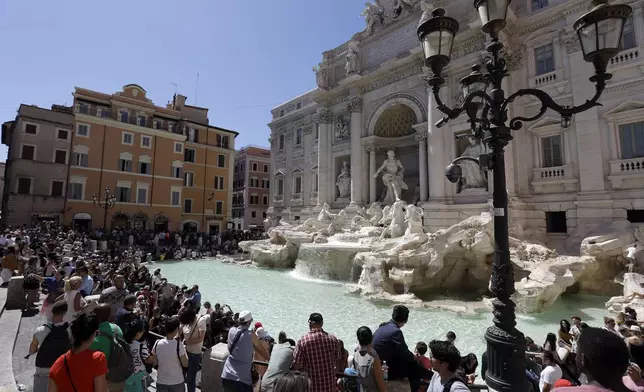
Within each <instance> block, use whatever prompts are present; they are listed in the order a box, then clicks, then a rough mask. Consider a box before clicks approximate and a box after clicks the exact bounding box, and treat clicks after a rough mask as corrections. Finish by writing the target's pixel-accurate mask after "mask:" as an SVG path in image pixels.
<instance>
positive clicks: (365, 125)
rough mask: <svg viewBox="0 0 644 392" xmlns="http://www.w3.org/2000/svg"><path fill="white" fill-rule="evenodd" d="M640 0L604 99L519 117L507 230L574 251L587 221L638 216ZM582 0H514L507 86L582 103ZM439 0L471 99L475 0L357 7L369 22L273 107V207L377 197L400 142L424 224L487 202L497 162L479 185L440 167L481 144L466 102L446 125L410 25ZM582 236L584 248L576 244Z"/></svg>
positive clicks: (520, 110) (449, 75)
mask: <svg viewBox="0 0 644 392" xmlns="http://www.w3.org/2000/svg"><path fill="white" fill-rule="evenodd" d="M619 2H620V1H617V3H619ZM621 2H623V3H628V4H630V5H631V6H632V7H633V10H634V12H633V16H632V18H631V19H630V20H629V21H628V22H627V24H626V26H625V29H624V35H623V47H624V50H623V51H622V52H621V53H620V54H619V55H618V56H617V57H615V58H614V59H613V60H612V61H611V64H610V65H609V69H608V71H609V72H611V73H612V74H613V78H612V79H611V80H610V81H609V83H608V86H607V88H606V91H605V92H604V94H603V96H602V98H601V99H600V102H601V103H602V105H603V106H599V107H596V108H593V109H591V110H589V111H587V112H584V113H581V114H578V115H576V116H575V117H574V118H573V119H572V125H571V127H570V128H568V129H563V128H562V127H561V119H560V118H559V117H558V115H557V114H556V113H554V112H550V113H547V114H546V116H544V117H543V118H541V119H540V120H538V121H536V122H532V123H526V124H524V127H523V128H522V129H521V130H519V131H516V132H515V133H514V140H513V141H512V142H511V143H510V145H509V147H508V148H507V149H506V167H507V168H506V174H507V182H508V193H509V195H510V198H511V202H510V204H511V205H510V220H511V222H510V223H511V227H512V228H511V230H512V231H513V232H514V233H517V232H518V231H520V232H522V233H523V235H526V236H529V237H531V238H533V239H537V240H542V241H544V242H547V243H548V245H550V246H552V247H555V248H557V249H558V250H560V251H567V252H574V251H575V247H576V246H578V243H579V241H581V239H582V238H583V237H585V236H586V235H588V234H590V233H593V232H598V231H601V230H603V229H605V228H607V227H608V226H609V225H610V224H611V223H613V222H614V221H616V220H629V221H631V222H635V223H638V222H644V75H643V73H644V60H643V59H642V56H641V55H642V54H644V52H643V53H641V54H640V52H639V51H640V48H642V49H643V50H644V16H643V4H644V2H642V1H629V0H626V1H621ZM588 4H589V2H588V1H587V0H517V1H513V2H512V3H511V4H510V8H511V10H510V12H509V16H508V26H507V28H506V29H505V30H504V33H503V36H502V37H501V39H502V40H503V41H504V43H505V44H506V48H507V49H506V55H507V57H508V59H509V68H510V75H509V77H508V78H507V79H506V81H505V83H506V86H505V88H506V89H507V90H508V91H510V92H514V91H516V90H517V89H520V88H526V87H529V88H539V89H543V90H545V91H546V92H547V93H549V94H550V95H551V96H552V97H553V98H554V99H555V100H556V101H557V102H558V103H560V104H565V105H573V104H580V103H583V102H585V101H586V100H587V99H589V98H591V97H592V96H593V94H594V85H593V84H592V83H591V82H589V81H588V78H589V77H590V76H591V75H592V74H593V72H594V71H593V68H592V65H590V64H588V63H586V62H585V61H584V60H583V58H582V53H581V49H580V45H579V42H578V39H577V36H576V34H575V33H574V31H573V28H572V25H573V22H574V21H575V20H576V19H577V18H578V17H579V16H580V15H582V14H583V13H584V12H586V11H587V7H588ZM438 6H440V7H443V8H445V9H446V11H447V15H449V16H451V17H453V18H455V19H457V20H458V21H459V24H460V31H459V33H458V34H457V35H456V41H455V43H454V50H453V52H452V53H453V54H452V62H451V63H450V64H449V66H448V67H447V68H446V71H445V74H446V79H447V88H443V89H442V93H443V97H442V99H443V101H444V102H446V103H447V104H448V105H450V106H456V105H457V104H458V103H459V101H460V100H462V99H463V95H462V91H461V88H460V85H459V81H460V79H461V78H462V77H463V76H465V75H467V74H468V73H469V72H470V71H471V67H472V65H474V64H481V63H482V61H483V55H484V53H485V51H484V48H485V37H484V34H483V33H482V32H481V31H480V21H479V18H478V15H477V14H476V12H475V10H474V8H473V7H472V2H471V1H470V0H450V1H446V0H435V1H432V2H428V1H420V0H378V1H376V2H375V4H369V5H368V6H367V8H366V9H365V12H364V13H363V16H365V20H366V22H367V27H366V28H365V30H364V31H362V32H359V33H357V34H355V35H354V36H353V37H351V38H350V39H349V40H348V41H347V42H345V43H344V44H342V45H340V46H339V47H337V48H334V49H332V50H329V51H326V52H324V53H323V56H322V62H321V63H320V64H319V65H318V66H316V67H315V68H314V71H315V76H316V80H317V85H318V87H317V88H316V89H314V90H312V91H309V92H307V93H305V94H303V95H301V96H299V97H296V98H294V99H291V100H289V101H288V102H286V103H284V104H282V105H279V106H277V107H276V108H274V109H273V110H272V116H273V120H272V121H271V122H270V124H269V126H270V128H271V136H270V138H269V141H270V143H271V167H272V168H273V171H272V178H271V181H272V184H273V186H271V197H270V207H269V209H268V215H269V217H271V218H273V219H274V220H277V219H282V220H285V221H288V222H294V221H298V220H305V219H307V218H309V217H314V216H316V214H317V212H318V211H319V210H320V208H321V207H322V205H323V204H324V203H327V204H329V206H330V207H331V209H332V210H335V211H337V210H339V209H341V208H346V207H349V209H348V211H351V210H352V208H355V209H357V208H358V207H359V206H367V205H369V204H371V203H373V202H383V201H384V198H385V187H384V185H383V182H382V179H381V177H380V176H377V175H376V174H377V173H378V169H379V168H380V167H381V164H382V163H383V161H384V160H385V159H386V158H387V152H388V151H393V152H394V154H395V157H396V159H397V160H399V161H400V164H401V166H402V167H403V168H404V174H403V180H404V182H405V184H406V186H407V190H405V191H404V192H403V199H405V200H406V201H408V202H414V203H417V204H418V205H420V206H422V207H423V209H424V225H425V227H426V228H427V229H428V230H430V231H435V230H438V229H440V228H445V227H448V226H450V225H452V224H455V223H457V222H459V221H461V220H463V219H465V218H467V217H469V216H472V215H476V214H479V213H481V212H484V211H488V210H489V208H490V207H489V200H490V198H491V195H492V189H491V184H492V181H491V178H490V177H491V174H489V173H484V174H483V175H481V178H482V180H481V181H480V183H479V184H477V185H476V186H474V187H471V186H469V187H468V186H466V185H465V184H451V183H449V182H448V181H447V180H446V179H445V174H444V171H445V167H446V166H447V165H448V164H449V163H450V162H451V161H452V160H453V159H455V158H456V157H459V156H461V155H470V154H472V155H474V154H473V153H476V152H481V151H484V150H485V147H484V146H482V145H481V144H480V141H477V140H473V139H468V138H464V137H458V136H459V135H465V134H467V133H469V123H468V122H467V119H466V116H465V115H463V116H462V117H461V118H459V119H457V120H454V121H451V122H449V123H448V124H446V125H444V126H443V127H441V128H437V127H436V126H435V124H436V122H437V121H439V120H440V119H441V118H442V117H443V115H442V113H440V112H439V111H438V110H437V109H435V106H436V103H435V102H434V99H433V97H432V96H431V94H430V93H429V92H430V90H429V86H428V84H427V83H426V77H427V71H426V70H425V69H424V68H423V56H422V53H421V48H420V44H419V42H418V39H417V37H416V27H417V24H418V22H419V20H420V17H421V13H422V12H423V10H428V9H431V8H433V7H438ZM539 109H540V103H539V102H537V101H531V100H529V99H527V98H526V99H518V100H517V101H515V102H514V103H513V104H512V105H511V107H510V111H511V112H512V113H511V116H510V117H515V116H520V115H524V116H526V117H529V116H532V115H534V114H536V113H537V112H538V111H539ZM577 250H578V248H577Z"/></svg>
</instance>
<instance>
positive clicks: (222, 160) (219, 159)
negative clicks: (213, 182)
mask: <svg viewBox="0 0 644 392" xmlns="http://www.w3.org/2000/svg"><path fill="white" fill-rule="evenodd" d="M217 166H218V167H226V156H225V155H221V154H219V156H218V157H217Z"/></svg>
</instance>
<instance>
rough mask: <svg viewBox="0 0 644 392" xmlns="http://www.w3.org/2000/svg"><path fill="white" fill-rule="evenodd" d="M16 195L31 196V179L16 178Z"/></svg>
mask: <svg viewBox="0 0 644 392" xmlns="http://www.w3.org/2000/svg"><path fill="white" fill-rule="evenodd" d="M18 194H19V195H29V194H31V178H25V177H20V178H18Z"/></svg>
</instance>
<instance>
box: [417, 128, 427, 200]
mask: <svg viewBox="0 0 644 392" xmlns="http://www.w3.org/2000/svg"><path fill="white" fill-rule="evenodd" d="M422 125H423V127H425V126H426V125H425V124H422ZM416 141H417V142H418V176H419V177H420V182H419V184H420V201H427V191H428V187H427V129H420V130H419V131H417V132H416Z"/></svg>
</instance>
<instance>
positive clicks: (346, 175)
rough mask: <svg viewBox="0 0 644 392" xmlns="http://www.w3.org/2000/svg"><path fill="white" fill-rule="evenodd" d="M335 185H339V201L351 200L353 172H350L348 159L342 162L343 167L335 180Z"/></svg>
mask: <svg viewBox="0 0 644 392" xmlns="http://www.w3.org/2000/svg"><path fill="white" fill-rule="evenodd" d="M335 186H337V187H338V198H337V201H346V200H349V197H350V196H351V173H350V172H349V164H348V163H347V161H343V162H342V169H340V174H339V175H338V178H337V180H336V181H335Z"/></svg>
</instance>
